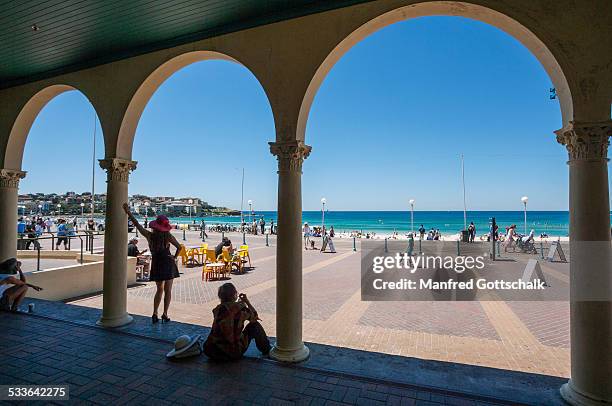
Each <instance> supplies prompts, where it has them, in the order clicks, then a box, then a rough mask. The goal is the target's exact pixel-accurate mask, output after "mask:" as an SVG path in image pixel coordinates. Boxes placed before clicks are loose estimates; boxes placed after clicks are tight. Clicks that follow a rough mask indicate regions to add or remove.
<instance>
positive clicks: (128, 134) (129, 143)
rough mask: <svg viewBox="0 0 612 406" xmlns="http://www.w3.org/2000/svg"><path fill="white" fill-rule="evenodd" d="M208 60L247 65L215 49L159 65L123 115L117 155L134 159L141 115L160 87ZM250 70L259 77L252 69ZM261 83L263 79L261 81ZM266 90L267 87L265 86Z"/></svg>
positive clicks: (173, 59)
mask: <svg viewBox="0 0 612 406" xmlns="http://www.w3.org/2000/svg"><path fill="white" fill-rule="evenodd" d="M207 60H223V61H229V62H233V63H237V64H239V65H240V66H244V67H246V65H245V64H243V63H241V62H239V61H238V60H236V59H234V58H233V57H231V56H229V55H226V54H223V53H220V52H215V51H192V52H187V53H184V54H181V55H179V56H176V57H174V58H172V59H170V60H168V61H166V62H164V63H163V64H161V65H160V66H159V67H157V68H156V69H155V70H154V71H153V72H152V73H151V74H149V75H148V76H147V78H146V79H145V80H144V81H143V82H142V84H141V85H140V86H139V87H138V89H137V90H136V92H135V93H134V95H133V96H132V99H131V100H130V102H129V105H128V107H127V109H126V111H125V113H124V115H123V119H122V121H121V127H120V128H119V134H118V137H117V148H116V156H117V157H119V158H123V159H132V148H133V145H134V137H135V135H136V127H138V123H139V121H140V117H141V116H142V113H143V111H144V109H145V107H146V106H147V103H148V102H149V100H150V99H151V97H152V96H153V94H154V93H155V92H156V91H157V89H159V87H160V86H161V85H162V84H163V83H164V82H165V81H166V80H167V79H168V78H169V77H170V76H172V75H173V74H174V73H175V72H177V71H179V70H180V69H182V68H184V67H186V66H187V65H191V64H193V63H196V62H202V61H207ZM247 69H248V70H249V72H251V74H253V76H255V78H257V76H256V75H255V74H254V73H253V71H252V70H251V69H249V68H248V67H247ZM258 82H259V84H260V85H261V81H259V79H258ZM264 92H265V88H264Z"/></svg>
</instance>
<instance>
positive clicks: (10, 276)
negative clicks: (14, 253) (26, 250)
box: [0, 258, 42, 312]
mask: <svg viewBox="0 0 612 406" xmlns="http://www.w3.org/2000/svg"><path fill="white" fill-rule="evenodd" d="M28 287H30V288H32V289H34V290H36V291H41V290H42V288H41V287H40V286H36V285H32V284H30V283H27V281H26V278H25V276H24V275H23V272H22V271H21V262H19V261H17V260H16V259H15V258H9V259H7V260H6V261H4V262H2V263H0V309H2V310H10V311H13V312H16V311H17V310H18V309H19V304H20V303H21V301H22V300H23V298H24V297H25V295H26V293H27V291H28Z"/></svg>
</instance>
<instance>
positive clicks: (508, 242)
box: [504, 224, 516, 252]
mask: <svg viewBox="0 0 612 406" xmlns="http://www.w3.org/2000/svg"><path fill="white" fill-rule="evenodd" d="M515 230H516V224H513V225H511V226H510V227H508V232H507V233H506V239H505V241H504V252H508V248H510V247H512V251H515V249H516V244H515V242H514V234H515Z"/></svg>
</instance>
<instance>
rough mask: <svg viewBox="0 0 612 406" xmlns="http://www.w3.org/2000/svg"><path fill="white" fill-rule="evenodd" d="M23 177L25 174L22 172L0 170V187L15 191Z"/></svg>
mask: <svg viewBox="0 0 612 406" xmlns="http://www.w3.org/2000/svg"><path fill="white" fill-rule="evenodd" d="M25 176H26V173H25V172H24V171H17V170H15V169H0V187H5V188H15V189H16V188H18V187H19V181H20V180H21V179H23V178H25Z"/></svg>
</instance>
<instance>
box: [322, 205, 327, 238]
mask: <svg viewBox="0 0 612 406" xmlns="http://www.w3.org/2000/svg"><path fill="white" fill-rule="evenodd" d="M325 203H327V199H325V198H324V197H322V198H321V205H322V206H323V209H322V210H321V234H322V235H323V236H324V235H325Z"/></svg>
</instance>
